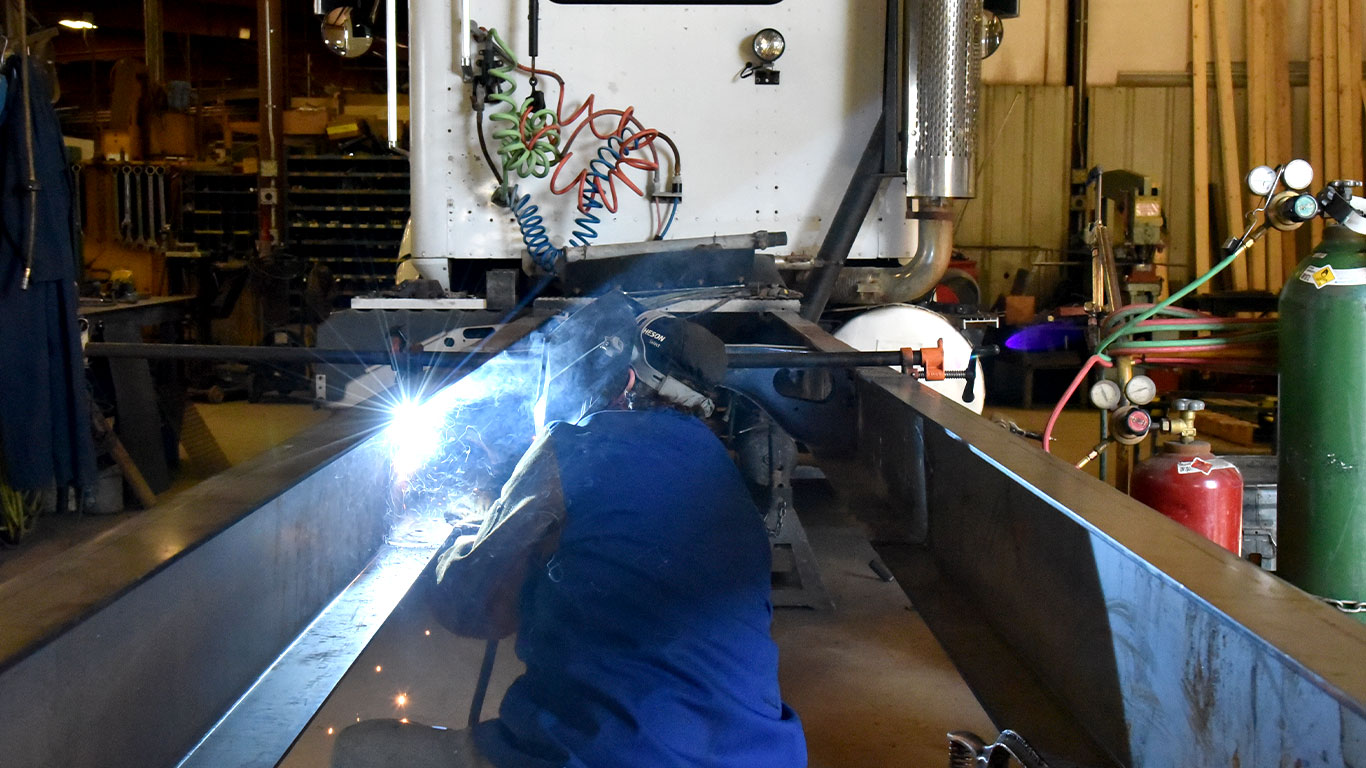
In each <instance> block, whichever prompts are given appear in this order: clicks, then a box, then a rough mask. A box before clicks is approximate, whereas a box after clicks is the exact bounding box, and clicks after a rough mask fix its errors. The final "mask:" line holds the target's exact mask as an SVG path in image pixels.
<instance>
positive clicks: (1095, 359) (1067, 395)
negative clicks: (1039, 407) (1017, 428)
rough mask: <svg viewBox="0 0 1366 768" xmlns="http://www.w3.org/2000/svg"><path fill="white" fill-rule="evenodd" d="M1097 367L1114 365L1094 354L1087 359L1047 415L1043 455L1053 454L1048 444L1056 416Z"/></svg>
mask: <svg viewBox="0 0 1366 768" xmlns="http://www.w3.org/2000/svg"><path fill="white" fill-rule="evenodd" d="M1097 365H1100V366H1102V367H1104V368H1113V367H1114V363H1112V362H1110V361H1109V360H1107V359H1106V358H1104V357H1102V356H1101V355H1099V354H1095V355H1091V357H1090V358H1089V359H1087V361H1086V364H1085V365H1083V366H1082V367H1081V370H1080V371H1077V375H1076V378H1074V379H1072V383H1071V384H1069V385H1068V386H1067V391H1066V392H1064V393H1063V395H1062V398H1060V399H1059V400H1058V404H1057V405H1055V406H1053V412H1052V413H1051V414H1049V415H1048V424H1046V425H1045V426H1044V428H1043V450H1044V453H1052V452H1053V451H1052V450H1050V448H1049V445H1048V444H1049V443H1050V442H1051V441H1052V440H1053V426H1054V425H1055V424H1057V423H1058V416H1059V415H1061V414H1062V409H1063V408H1064V407H1065V406H1066V405H1067V401H1069V400H1071V399H1072V395H1074V394H1076V392H1077V387H1080V386H1081V383H1082V382H1083V381H1085V380H1086V376H1087V374H1089V373H1091V369H1092V368H1094V367H1096V366H1097Z"/></svg>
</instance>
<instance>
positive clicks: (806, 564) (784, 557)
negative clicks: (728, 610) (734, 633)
mask: <svg viewBox="0 0 1366 768" xmlns="http://www.w3.org/2000/svg"><path fill="white" fill-rule="evenodd" d="M767 436H768V439H767V440H766V441H764V442H767V443H768V462H767V464H768V481H769V482H768V499H769V502H768V513H767V514H766V515H764V525H765V526H766V527H767V528H768V536H769V541H770V543H771V545H772V547H773V588H772V593H771V599H772V601H773V605H774V607H775V608H812V609H816V610H830V609H832V608H834V607H835V603H834V601H833V600H831V599H830V593H829V592H827V591H826V589H825V582H823V581H821V571H820V567H819V566H818V565H817V563H816V553H815V552H813V551H812V549H811V542H810V540H808V539H807V538H806V528H805V527H804V526H803V525H802V521H801V518H799V517H798V516H797V510H796V509H795V508H794V507H793V505H792V472H793V470H794V469H795V468H796V464H797V462H796V455H797V447H796V443H795V442H794V441H793V440H792V437H791V436H790V435H788V434H787V433H785V432H783V431H782V429H781V428H779V427H778V425H776V424H773V423H772V422H769V424H768V428H767ZM789 564H790V567H786V566H787V565H789Z"/></svg>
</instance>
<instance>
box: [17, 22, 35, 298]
mask: <svg viewBox="0 0 1366 768" xmlns="http://www.w3.org/2000/svg"><path fill="white" fill-rule="evenodd" d="M18 32H19V54H20V55H19V69H20V73H19V74H20V93H19V98H20V99H21V100H22V101H23V102H24V107H23V110H22V111H23V118H24V154H25V157H26V159H27V160H28V179H27V189H28V231H26V232H25V233H24V274H23V277H22V278H20V281H19V289H20V290H23V291H27V290H28V285H29V279H30V278H31V277H33V253H34V249H35V247H36V245H37V243H36V241H35V238H36V237H37V234H38V169H37V167H36V163H37V160H36V158H37V153H36V152H34V150H33V85H32V68H33V61H32V58H31V57H32V54H31V53H30V52H29V48H28V3H27V0H19V30H18Z"/></svg>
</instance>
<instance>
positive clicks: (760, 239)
mask: <svg viewBox="0 0 1366 768" xmlns="http://www.w3.org/2000/svg"><path fill="white" fill-rule="evenodd" d="M782 245H787V233H786V232H767V231H764V230H760V231H758V232H750V233H748V234H744V235H715V236H713V237H689V238H683V239H680V240H651V241H648V242H644V243H608V244H606V245H581V246H574V247H571V248H566V249H564V258H565V261H568V262H570V263H571V264H572V263H574V262H576V261H590V260H592V259H616V258H621V257H623V256H637V255H640V254H645V253H668V252H672V251H681V250H685V249H690V248H753V249H754V250H756V251H762V250H765V249H768V248H777V247H778V246H782Z"/></svg>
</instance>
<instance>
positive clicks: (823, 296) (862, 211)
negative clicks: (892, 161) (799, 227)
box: [802, 117, 886, 320]
mask: <svg viewBox="0 0 1366 768" xmlns="http://www.w3.org/2000/svg"><path fill="white" fill-rule="evenodd" d="M885 132H886V124H885V121H884V120H882V118H881V117H879V118H878V121H877V123H876V124H875V125H874V126H873V132H872V134H871V135H869V136H868V144H867V145H866V146H864V148H863V155H862V156H860V157H859V161H858V165H857V166H856V167H855V168H854V175H853V176H852V177H850V179H849V186H848V187H847V188H846V189H845V190H844V197H843V198H841V199H840V205H839V208H838V209H836V210H835V216H834V218H832V219H831V220H830V229H829V230H828V231H827V232H826V233H825V239H824V240H822V241H821V247H820V250H819V251H817V253H816V263H817V264H820V265H821V267H820V271H819V272H817V273H816V276H815V277H814V278H813V279H812V284H811V288H810V290H809V292H808V294H807V297H806V301H805V302H804V303H803V304H802V317H804V318H807V319H808V320H815V319H816V318H819V317H820V316H821V313H823V312H825V305H826V304H827V303H828V302H829V301H830V294H831V293H833V292H834V290H835V282H836V281H837V280H839V276H840V269H841V268H843V267H844V262H845V260H846V259H848V258H849V250H850V249H851V248H853V247H854V240H855V239H856V238H857V237H858V233H859V229H860V228H861V227H862V226H863V218H864V217H865V216H867V215H868V209H869V208H871V207H872V205H873V200H874V199H876V198H877V192H878V190H879V189H881V188H882V182H883V181H885V180H886V177H885V176H883V175H882V150H883V141H882V140H883V136H884V135H885Z"/></svg>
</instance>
